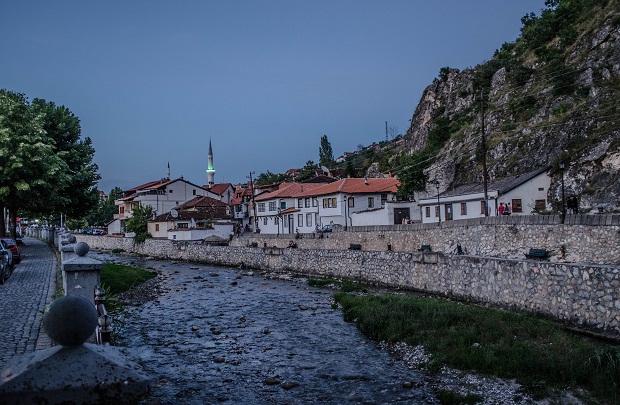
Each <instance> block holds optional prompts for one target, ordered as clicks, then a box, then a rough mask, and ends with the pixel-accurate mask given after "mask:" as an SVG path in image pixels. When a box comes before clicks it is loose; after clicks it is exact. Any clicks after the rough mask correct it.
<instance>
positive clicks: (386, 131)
mask: <svg viewBox="0 0 620 405" xmlns="http://www.w3.org/2000/svg"><path fill="white" fill-rule="evenodd" d="M385 141H386V142H387V141H388V130H387V121H385Z"/></svg>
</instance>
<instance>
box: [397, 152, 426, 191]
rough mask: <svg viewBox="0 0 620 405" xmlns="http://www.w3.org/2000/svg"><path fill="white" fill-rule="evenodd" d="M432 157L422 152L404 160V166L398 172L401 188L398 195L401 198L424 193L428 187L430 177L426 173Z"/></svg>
mask: <svg viewBox="0 0 620 405" xmlns="http://www.w3.org/2000/svg"><path fill="white" fill-rule="evenodd" d="M431 156H432V155H431V154H429V153H428V152H425V151H420V152H418V153H415V154H413V155H409V156H405V157H404V158H403V159H402V161H401V162H402V166H401V168H400V169H398V170H397V171H396V175H397V176H398V180H400V186H399V187H398V192H397V194H398V195H399V196H401V197H406V198H409V197H413V196H414V193H415V192H416V191H422V190H424V189H425V187H426V182H427V180H428V176H427V175H426V173H425V169H426V167H428V161H429V158H430V157H431Z"/></svg>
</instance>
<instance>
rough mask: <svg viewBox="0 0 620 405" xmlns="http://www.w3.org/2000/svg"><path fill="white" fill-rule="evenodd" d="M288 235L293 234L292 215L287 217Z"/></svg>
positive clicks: (293, 221) (293, 222) (293, 219)
mask: <svg viewBox="0 0 620 405" xmlns="http://www.w3.org/2000/svg"><path fill="white" fill-rule="evenodd" d="M288 233H295V218H294V217H293V214H289V215H288Z"/></svg>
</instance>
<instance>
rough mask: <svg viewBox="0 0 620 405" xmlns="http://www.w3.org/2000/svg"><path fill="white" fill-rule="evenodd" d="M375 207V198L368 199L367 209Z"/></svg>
mask: <svg viewBox="0 0 620 405" xmlns="http://www.w3.org/2000/svg"><path fill="white" fill-rule="evenodd" d="M374 206H375V198H374V197H368V208H373V207H374Z"/></svg>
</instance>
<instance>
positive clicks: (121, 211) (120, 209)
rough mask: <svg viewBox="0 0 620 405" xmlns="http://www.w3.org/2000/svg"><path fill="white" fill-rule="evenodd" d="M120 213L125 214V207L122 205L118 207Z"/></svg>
mask: <svg viewBox="0 0 620 405" xmlns="http://www.w3.org/2000/svg"><path fill="white" fill-rule="evenodd" d="M118 213H119V214H124V213H125V207H123V206H122V205H119V206H118Z"/></svg>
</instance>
